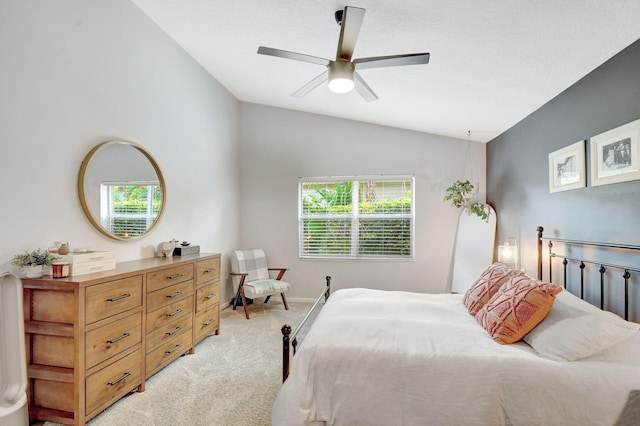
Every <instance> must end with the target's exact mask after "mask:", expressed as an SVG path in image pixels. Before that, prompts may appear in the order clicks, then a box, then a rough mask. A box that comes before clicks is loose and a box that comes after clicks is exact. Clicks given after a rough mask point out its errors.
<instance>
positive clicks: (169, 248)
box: [161, 240, 176, 257]
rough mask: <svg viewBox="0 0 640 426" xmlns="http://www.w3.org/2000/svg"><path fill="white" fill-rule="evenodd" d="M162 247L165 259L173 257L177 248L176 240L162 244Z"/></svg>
mask: <svg viewBox="0 0 640 426" xmlns="http://www.w3.org/2000/svg"><path fill="white" fill-rule="evenodd" d="M161 247H162V253H163V254H164V257H173V249H174V248H175V247H176V243H175V240H172V241H168V242H165V243H162V245H161Z"/></svg>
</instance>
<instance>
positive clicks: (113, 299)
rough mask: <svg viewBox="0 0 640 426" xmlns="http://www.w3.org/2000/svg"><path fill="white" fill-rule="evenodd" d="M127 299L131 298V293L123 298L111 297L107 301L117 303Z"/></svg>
mask: <svg viewBox="0 0 640 426" xmlns="http://www.w3.org/2000/svg"><path fill="white" fill-rule="evenodd" d="M127 297H131V295H130V294H129V293H125V294H123V295H122V296H118V297H110V298H109V299H107V302H117V301H118V300H122V299H126V298H127Z"/></svg>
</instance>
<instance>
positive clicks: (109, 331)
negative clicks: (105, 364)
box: [86, 312, 142, 369]
mask: <svg viewBox="0 0 640 426" xmlns="http://www.w3.org/2000/svg"><path fill="white" fill-rule="evenodd" d="M141 341H142V313H141V312H138V313H136V314H134V315H131V316H128V317H126V318H122V319H120V320H118V321H115V322H113V323H110V324H107V325H105V326H102V327H100V328H97V329H95V330H92V331H89V332H87V334H86V365H87V367H86V368H87V369H89V368H91V367H93V366H94V365H96V364H99V363H101V362H102V361H104V360H106V359H108V358H110V357H112V356H114V355H116V354H119V353H120V352H122V351H124V350H125V349H128V348H130V347H132V346H133V345H136V344H138V343H140V342H141Z"/></svg>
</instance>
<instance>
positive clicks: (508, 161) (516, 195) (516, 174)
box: [486, 40, 640, 292]
mask: <svg viewBox="0 0 640 426" xmlns="http://www.w3.org/2000/svg"><path fill="white" fill-rule="evenodd" d="M637 119H640V40H639V41H636V42H635V43H633V44H631V45H630V46H629V47H627V48H626V49H624V50H623V51H621V52H620V53H619V54H618V55H616V56H614V57H613V58H612V59H610V60H609V61H607V62H605V63H604V64H603V65H601V66H600V67H599V68H597V69H595V70H594V71H593V72H591V73H590V74H588V75H587V76H585V77H584V78H582V79H581V80H579V81H578V82H576V83H575V84H574V85H573V86H571V87H570V88H568V89H567V90H565V91H564V92H563V93H561V94H560V95H558V96H557V97H555V98H554V99H552V100H550V101H549V102H548V103H546V104H545V105H543V106H542V107H541V108H539V109H538V110H537V111H535V112H534V113H532V114H531V115H529V116H528V117H527V118H525V119H524V120H522V121H521V122H519V123H518V124H517V125H515V126H514V127H512V128H511V129H509V130H508V131H506V132H505V133H503V134H502V135H500V136H499V137H497V138H495V139H494V140H492V141H490V142H489V143H488V144H487V150H486V156H487V157H486V158H487V160H486V161H487V201H488V202H489V203H490V204H491V205H493V206H494V207H495V209H496V211H497V215H498V233H497V235H498V237H497V239H498V242H499V241H502V240H504V238H505V237H507V236H516V237H518V240H519V241H520V245H521V250H520V253H521V259H520V260H521V265H522V266H523V267H524V269H525V270H526V271H527V272H528V273H530V274H532V275H533V274H534V273H535V267H536V257H537V256H536V253H537V252H536V227H537V226H539V225H541V226H543V227H544V228H545V235H548V236H554V237H557V238H567V239H577V240H589V241H605V242H615V243H626V244H635V245H640V180H636V181H632V182H625V183H618V184H611V185H604V186H597V187H592V186H591V184H590V182H589V177H590V171H591V170H590V167H589V162H590V158H591V156H590V154H589V151H590V149H589V139H590V138H591V137H593V136H595V135H598V134H600V133H603V132H606V131H608V130H611V129H614V128H616V127H618V126H620V125H623V124H626V123H628V122H631V121H634V120H637ZM580 140H587V144H586V159H587V186H586V187H585V188H581V189H576V190H572V191H566V192H557V193H553V194H550V193H549V177H548V176H549V172H548V155H549V153H551V152H554V151H556V150H558V149H561V148H564V147H566V146H568V145H571V144H573V143H575V142H577V141H580ZM639 263H640V262H639ZM639 292H640V291H639Z"/></svg>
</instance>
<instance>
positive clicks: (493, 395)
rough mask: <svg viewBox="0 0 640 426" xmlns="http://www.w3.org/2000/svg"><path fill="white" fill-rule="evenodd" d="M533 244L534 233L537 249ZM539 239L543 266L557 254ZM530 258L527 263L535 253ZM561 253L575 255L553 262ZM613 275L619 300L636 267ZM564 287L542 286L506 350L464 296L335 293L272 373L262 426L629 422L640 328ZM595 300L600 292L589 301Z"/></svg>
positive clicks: (637, 393) (634, 414) (638, 389)
mask: <svg viewBox="0 0 640 426" xmlns="http://www.w3.org/2000/svg"><path fill="white" fill-rule="evenodd" d="M543 240H544V238H542V230H541V228H540V229H539V235H538V246H539V247H542V241H543ZM556 241H557V240H556ZM549 242H550V244H549V256H548V258H549V264H550V265H551V261H552V260H553V259H555V258H559V257H560V256H558V255H557V254H556V253H554V252H552V251H551V247H552V246H553V244H552V243H551V241H549ZM577 243H578V242H576V241H572V242H569V244H577ZM580 243H583V242H580ZM586 244H592V243H586ZM625 249H627V250H636V249H637V250H640V247H638V248H635V247H626V248H625ZM540 253H541V249H539V265H540V264H541V261H542V260H541V259H542V258H544V257H545V256H544V255H541V254H540ZM567 257H568V258H569V259H570V260H571V261H575V260H576V259H573V258H571V257H570V256H564V257H562V258H563V260H564V259H565V258H567ZM579 262H581V263H583V264H584V262H585V261H584V260H579ZM587 262H589V261H587ZM567 263H569V262H565V263H564V265H563V268H567ZM599 266H601V268H602V267H605V266H606V268H605V269H607V268H608V267H610V266H617V265H609V264H599ZM622 268H623V270H624V274H622V275H623V276H624V281H625V300H627V301H628V298H629V282H630V280H629V277H630V276H631V273H633V272H636V269H634V268H627V267H622ZM584 269H585V268H584V266H583V267H582V268H581V269H580V273H581V274H583V273H584ZM549 271H550V274H552V275H553V272H552V271H551V267H550V269H549ZM560 272H562V268H561V270H560ZM510 273H511V272H510ZM513 273H514V274H516V275H517V273H516V272H513ZM539 273H540V274H541V273H542V268H541V267H539ZM561 275H562V273H561ZM564 276H567V273H566V272H565V273H564ZM518 279H522V280H525V279H528V280H533V278H531V277H527V278H522V277H520V278H518ZM511 281H514V280H513V276H511V278H509V279H508V280H507V284H505V283H503V284H504V285H503V286H502V287H500V288H499V289H498V290H497V292H502V291H503V290H504V289H505V288H507V287H508V286H512V287H513V285H512V283H511ZM549 281H551V280H549ZM604 281H605V280H603V282H604ZM631 282H634V281H633V280H631ZM549 286H552V284H549ZM564 287H567V283H566V282H565V283H564V284H563V285H561V286H560V287H558V288H557V289H555V287H554V290H553V291H559V293H556V294H554V295H553V301H552V304H551V306H550V308H549V309H548V311H547V313H546V314H545V315H544V318H543V319H542V320H541V321H540V322H539V323H538V324H537V325H536V326H534V328H533V329H532V330H531V331H528V332H527V333H526V336H525V340H519V339H518V341H516V342H515V343H511V344H500V343H497V340H496V336H495V335H492V334H490V332H488V329H486V328H485V327H483V326H482V325H480V323H479V322H478V320H477V319H476V318H475V317H474V316H472V315H470V310H469V309H470V308H469V307H468V306H467V305H470V303H468V302H469V300H468V296H467V294H419V293H408V292H400V291H380V290H371V289H363V288H353V289H341V290H338V291H335V292H334V293H333V294H332V295H331V297H329V298H328V300H327V301H326V304H324V306H323V307H322V310H321V311H320V313H319V314H318V315H317V318H316V319H315V321H314V323H313V325H312V326H311V327H310V329H309V331H308V332H307V334H306V336H305V337H304V342H303V344H301V345H300V347H299V348H296V349H297V350H296V355H295V357H294V358H293V361H292V362H291V365H290V366H285V369H284V370H283V372H284V374H285V376H286V375H287V373H289V374H288V377H285V378H286V381H285V382H284V384H283V386H282V388H281V389H280V391H279V393H278V396H277V398H276V401H275V403H274V405H273V409H272V423H273V425H277V426H279V425H297V426H298V425H424V424H434V425H436V424H437V425H521V424H522V425H552V424H555V425H626V424H628V425H632V424H638V423H639V422H640V332H638V328H639V327H640V326H639V325H638V324H636V323H633V322H629V321H625V320H624V319H622V318H620V317H618V316H616V315H614V314H612V313H610V312H605V311H602V310H600V309H599V308H597V307H595V306H592V305H590V304H588V303H587V302H585V301H583V300H582V299H581V298H580V297H577V296H574V295H573V294H572V293H571V292H570V291H568V290H566V289H564ZM514 288H515V287H514ZM545 288H547V287H545ZM548 288H551V287H548ZM581 288H582V289H583V286H581ZM505 291H507V290H505ZM582 292H584V290H582ZM327 294H328V290H327V291H325V292H323V297H325V298H326V297H327ZM607 294H609V293H608V292H607V291H605V290H603V291H602V293H601V296H603V297H604V295H607ZM632 294H635V293H633V292H632ZM489 299H490V300H489V302H487V305H489V304H490V303H494V301H493V300H494V299H495V298H493V295H492V296H491V297H490V298H489ZM318 300H321V299H320V298H319V299H318ZM601 300H602V299H601ZM480 309H484V308H482V307H481V308H480ZM627 309H628V307H625V310H627ZM286 327H287V326H285V327H283V333H284V334H285V341H286V344H285V346H288V345H289V340H291V330H290V328H289V329H288V330H286V329H285V328H286ZM516 337H517V336H516ZM284 357H285V358H283V361H285V364H286V362H287V361H288V359H287V358H288V356H287V355H284Z"/></svg>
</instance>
